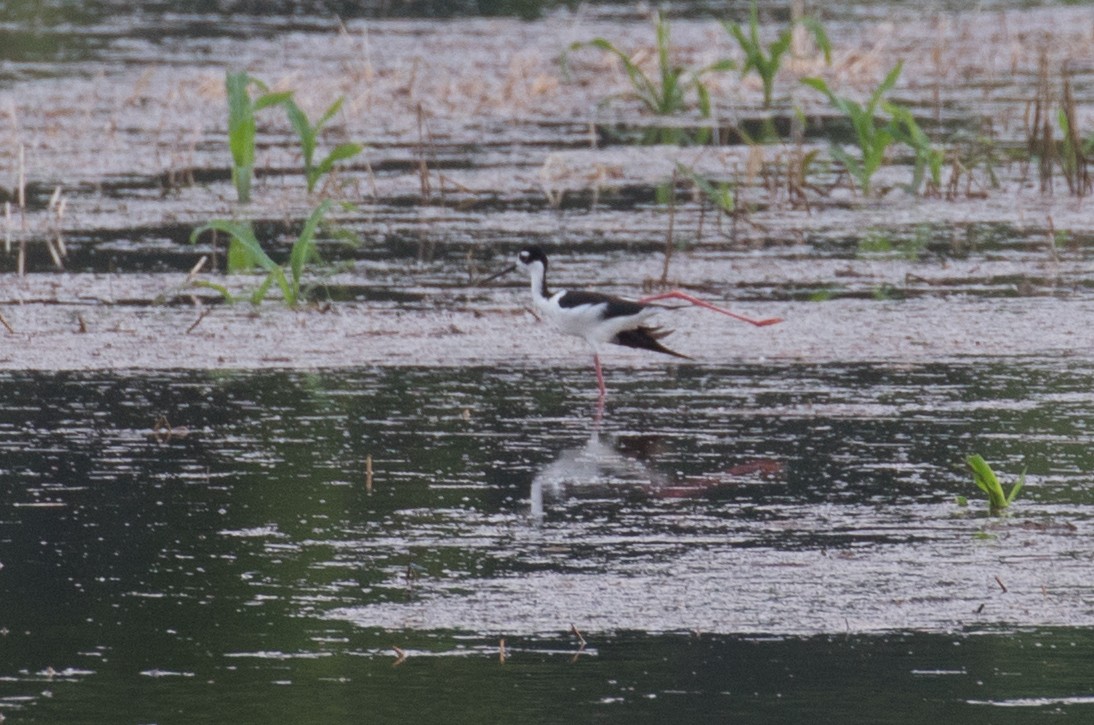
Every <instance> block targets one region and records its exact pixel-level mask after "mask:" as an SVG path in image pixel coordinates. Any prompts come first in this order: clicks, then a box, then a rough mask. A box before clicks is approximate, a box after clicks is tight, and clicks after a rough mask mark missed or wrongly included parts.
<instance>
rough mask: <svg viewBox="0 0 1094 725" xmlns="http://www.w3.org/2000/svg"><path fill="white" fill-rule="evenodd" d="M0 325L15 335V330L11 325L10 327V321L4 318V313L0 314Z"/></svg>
mask: <svg viewBox="0 0 1094 725" xmlns="http://www.w3.org/2000/svg"><path fill="white" fill-rule="evenodd" d="M0 325H3V326H4V329H5V330H7V331H8V332H9V333H11V334H12V335H14V334H15V330H13V329H12V327H11V325H9V324H8V321H7V320H6V319H5V318H4V313H3V312H0Z"/></svg>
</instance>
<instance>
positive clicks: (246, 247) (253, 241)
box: [190, 219, 278, 272]
mask: <svg viewBox="0 0 1094 725" xmlns="http://www.w3.org/2000/svg"><path fill="white" fill-rule="evenodd" d="M210 230H216V231H218V232H224V233H225V234H227V235H229V237H230V238H231V240H232V241H233V242H236V243H237V244H238V246H237V250H238V251H237V256H239V257H240V259H239V260H238V261H237V263H244V262H249V263H246V264H244V266H241V267H236V268H234V269H233V267H232V262H231V259H230V257H231V250H230V249H229V264H228V271H229V272H237V271H244V270H245V269H250V268H252V267H254V266H259V267H262V268H263V269H265V270H267V271H270V270H272V269H275V268H278V267H277V264H276V263H275V262H274V261H273V260H272V259H270V256H269V255H268V254H266V252H265V251H263V249H262V246H261V245H260V244H259V243H258V239H257V238H255V234H254V230H253V229H252V228H251V225H250V222H236V221H231V220H228V219H214V220H213V221H210V222H208V223H206V224H203V225H201V226H200V227H198V228H197V229H195V230H194V231H193V233H192V234H191V235H190V241H191V242H193V241H194V240H196V239H197V238H198V237H199V236H201V234H203V233H204V232H206V231H210Z"/></svg>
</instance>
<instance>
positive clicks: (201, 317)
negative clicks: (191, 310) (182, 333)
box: [186, 307, 213, 335]
mask: <svg viewBox="0 0 1094 725" xmlns="http://www.w3.org/2000/svg"><path fill="white" fill-rule="evenodd" d="M212 311H213V308H212V307H206V308H205V309H203V310H202V311H201V314H200V315H198V318H197V319H196V320H194V323H193V324H192V325H190V326H189V327H187V328H186V334H187V335H189V334H190V333H191V332H193V331H194V329H195V328H196V327H197V326H198V325H200V324H201V321H202V320H204V319H205V318H206V317H207V316H208V315H209V313H210V312H212Z"/></svg>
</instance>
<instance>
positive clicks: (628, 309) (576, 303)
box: [558, 291, 646, 320]
mask: <svg viewBox="0 0 1094 725" xmlns="http://www.w3.org/2000/svg"><path fill="white" fill-rule="evenodd" d="M582 305H605V307H604V319H605V320H607V319H610V318H612V317H630V316H631V315H637V314H638V313H639V312H641V311H642V310H644V309H645V308H646V305H643V304H640V303H638V302H632V301H631V300H624V299H620V298H619V297H612V296H611V295H604V294H600V293H599V292H582V291H576V292H573V291H569V292H563V293H562V296H561V297H559V298H558V306H559V307H562V308H564V309H565V308H569V307H581V306H582Z"/></svg>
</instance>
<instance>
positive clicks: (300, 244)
mask: <svg viewBox="0 0 1094 725" xmlns="http://www.w3.org/2000/svg"><path fill="white" fill-rule="evenodd" d="M332 203H333V202H331V200H330V199H325V200H324V201H323V203H321V204H320V205H319V206H317V207H316V208H315V209H313V210H312V213H311V214H310V215H309V216H308V219H307V221H306V222H304V229H303V230H301V232H300V236H299V237H297V239H296V241H295V242H294V243H293V245H292V252H291V253H290V255H289V269H290V274H291V289H292V299H293V301H292V302H291V303H290V304H293V305H295V304H296V300H297V299H298V298H299V296H300V278H301V276H302V275H303V271H304V264H305V263H306V262H307V261H308V260H309V259H311V258H312V257H313V256H314V255H315V232H316V230H317V229H318V228H319V224H320V222H322V221H323V217H324V216H325V215H326V213H327V212H328V211H329V210H330V208H331V205H332Z"/></svg>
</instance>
